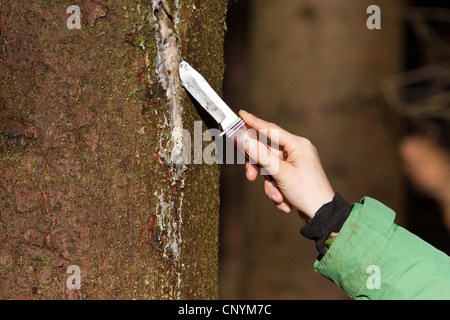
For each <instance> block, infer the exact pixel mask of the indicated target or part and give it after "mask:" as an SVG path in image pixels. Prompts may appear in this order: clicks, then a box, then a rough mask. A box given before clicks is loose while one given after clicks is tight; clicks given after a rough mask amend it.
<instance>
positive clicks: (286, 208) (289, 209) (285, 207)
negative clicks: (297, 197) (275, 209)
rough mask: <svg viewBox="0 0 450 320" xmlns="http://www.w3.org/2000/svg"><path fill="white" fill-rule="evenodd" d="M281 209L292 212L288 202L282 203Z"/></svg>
mask: <svg viewBox="0 0 450 320" xmlns="http://www.w3.org/2000/svg"><path fill="white" fill-rule="evenodd" d="M280 207H281V211H283V212H284V213H290V212H291V208H289V206H288V205H287V204H286V203H284V202H283V203H282V204H281V206H280Z"/></svg>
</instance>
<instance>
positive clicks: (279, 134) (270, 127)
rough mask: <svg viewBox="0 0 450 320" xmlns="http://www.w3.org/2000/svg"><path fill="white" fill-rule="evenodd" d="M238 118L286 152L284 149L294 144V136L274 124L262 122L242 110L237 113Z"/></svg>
mask: <svg viewBox="0 0 450 320" xmlns="http://www.w3.org/2000/svg"><path fill="white" fill-rule="evenodd" d="M239 116H240V117H241V118H242V119H243V120H244V121H245V122H246V123H247V124H248V125H249V126H250V127H252V128H253V129H255V130H256V131H258V132H260V133H262V134H264V135H265V136H267V138H269V139H270V140H271V141H272V142H274V143H276V144H278V145H279V146H280V147H283V148H284V149H285V151H288V150H286V147H288V148H289V146H290V145H292V142H294V139H295V136H294V135H293V134H291V133H290V132H288V131H286V130H284V129H283V128H281V127H279V126H278V125H276V124H274V123H271V122H267V121H265V120H262V119H260V118H258V117H256V116H255V115H253V114H251V113H249V112H247V111H244V110H240V111H239Z"/></svg>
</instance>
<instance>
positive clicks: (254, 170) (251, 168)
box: [245, 162, 259, 181]
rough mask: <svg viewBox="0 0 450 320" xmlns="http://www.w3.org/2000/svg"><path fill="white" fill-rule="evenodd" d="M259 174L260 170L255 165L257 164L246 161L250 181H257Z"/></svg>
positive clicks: (246, 170)
mask: <svg viewBox="0 0 450 320" xmlns="http://www.w3.org/2000/svg"><path fill="white" fill-rule="evenodd" d="M258 174H259V170H258V169H257V168H256V167H255V165H253V164H251V163H248V162H246V163H245V175H246V176H247V179H248V180H249V181H255V180H256V178H257V177H258Z"/></svg>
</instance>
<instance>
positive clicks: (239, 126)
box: [179, 61, 277, 186]
mask: <svg viewBox="0 0 450 320" xmlns="http://www.w3.org/2000/svg"><path fill="white" fill-rule="evenodd" d="M179 72H180V79H181V83H182V84H183V86H184V87H185V88H186V90H187V91H188V92H189V93H190V94H191V95H192V96H193V97H194V98H195V99H196V100H197V101H198V102H199V103H200V105H201V106H202V107H203V108H204V109H205V110H206V111H207V112H208V113H209V114H210V115H211V116H212V117H213V118H214V119H215V120H216V121H217V123H219V124H220V125H221V127H222V130H223V132H222V134H221V135H226V137H227V138H229V139H231V140H232V141H233V142H234V144H235V145H236V146H237V147H238V149H239V150H240V151H241V152H242V153H243V154H244V155H245V156H246V157H247V160H248V161H249V162H250V163H251V164H253V165H254V166H255V167H256V168H257V169H258V171H260V173H261V174H262V175H263V176H264V177H265V178H266V179H267V180H269V181H270V182H271V183H272V184H273V185H274V186H277V183H276V181H275V179H274V178H273V177H272V175H271V174H270V173H269V171H268V170H267V169H266V168H262V167H261V166H260V165H258V163H257V162H256V161H255V160H253V159H252V158H251V157H249V155H248V153H247V152H246V150H245V147H244V146H245V142H246V141H247V139H252V140H256V141H260V139H259V138H258V135H257V134H256V132H255V130H253V129H251V128H250V127H249V126H248V125H247V124H246V123H245V121H244V120H242V119H241V118H240V117H238V116H237V115H236V113H234V112H233V110H231V109H230V107H228V105H227V104H226V103H225V102H224V101H223V100H222V98H220V97H219V95H218V94H217V93H216V92H215V91H214V89H213V88H211V86H210V85H209V84H208V82H207V81H206V80H205V78H203V76H202V75H201V74H200V73H199V72H198V71H196V70H195V69H194V68H192V67H191V66H190V65H189V64H188V63H187V62H185V61H183V62H181V63H180V67H179ZM266 147H267V148H269V147H268V146H267V145H266ZM269 150H270V148H269Z"/></svg>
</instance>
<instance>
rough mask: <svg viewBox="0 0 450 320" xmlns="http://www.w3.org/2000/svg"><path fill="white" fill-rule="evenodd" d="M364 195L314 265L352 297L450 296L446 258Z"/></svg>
mask: <svg viewBox="0 0 450 320" xmlns="http://www.w3.org/2000/svg"><path fill="white" fill-rule="evenodd" d="M394 219H395V213H394V212H393V211H392V210H391V209H389V208H388V207H386V206H385V205H383V204H382V203H380V202H378V201H376V200H374V199H371V198H369V197H365V198H364V199H363V200H361V203H355V204H353V209H352V211H351V214H350V216H349V217H348V218H347V220H346V221H345V223H344V224H343V226H342V228H341V230H340V231H339V234H338V235H337V236H336V237H335V238H334V239H333V242H332V244H331V246H330V247H329V248H328V250H327V252H326V254H325V255H324V256H323V257H322V258H321V259H320V260H316V262H315V264H314V269H315V271H316V272H317V273H319V274H320V275H322V276H324V277H326V278H328V279H330V280H331V281H333V282H334V283H335V284H337V285H338V286H339V287H340V288H342V289H343V290H344V291H345V292H346V293H347V294H348V295H349V297H350V298H353V299H396V300H400V299H450V257H449V256H448V255H446V254H445V253H444V252H441V251H439V250H438V249H436V248H434V247H433V246H431V245H430V244H428V243H427V242H425V241H423V240H422V239H420V238H419V237H417V236H415V235H414V234H412V233H411V232H409V231H407V230H406V229H404V228H402V227H400V226H398V225H396V224H395V223H394Z"/></svg>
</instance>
